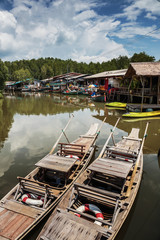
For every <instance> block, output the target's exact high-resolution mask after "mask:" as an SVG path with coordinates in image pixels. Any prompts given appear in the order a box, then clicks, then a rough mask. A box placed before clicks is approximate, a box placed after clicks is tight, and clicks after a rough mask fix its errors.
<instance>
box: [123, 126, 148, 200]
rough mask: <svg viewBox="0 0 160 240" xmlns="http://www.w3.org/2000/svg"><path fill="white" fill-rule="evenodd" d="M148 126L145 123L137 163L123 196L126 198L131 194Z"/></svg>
mask: <svg viewBox="0 0 160 240" xmlns="http://www.w3.org/2000/svg"><path fill="white" fill-rule="evenodd" d="M148 126H149V122H147V124H146V128H145V132H144V136H143V141H142V144H141V147H140V150H139V154H138V157H137V161H136V164H135V166H134V170H133V173H132V176H131V180H130V183H129V186H128V189H127V192H126V195H125V196H126V197H129V195H130V193H131V189H132V186H133V181H134V177H135V175H136V172H137V168H138V164H139V161H140V158H141V155H142V150H143V145H144V141H145V139H146V136H147V130H148Z"/></svg>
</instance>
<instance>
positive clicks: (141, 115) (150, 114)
mask: <svg viewBox="0 0 160 240" xmlns="http://www.w3.org/2000/svg"><path fill="white" fill-rule="evenodd" d="M156 116H160V111H152V112H130V113H125V114H123V115H122V117H127V118H146V117H156Z"/></svg>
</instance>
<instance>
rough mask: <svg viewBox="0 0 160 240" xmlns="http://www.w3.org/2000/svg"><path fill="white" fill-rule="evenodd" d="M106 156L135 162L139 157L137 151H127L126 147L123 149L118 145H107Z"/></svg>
mask: <svg viewBox="0 0 160 240" xmlns="http://www.w3.org/2000/svg"><path fill="white" fill-rule="evenodd" d="M106 150H107V151H106V156H107V157H108V158H110V157H112V158H117V159H119V160H129V161H131V162H135V160H136V159H137V155H138V154H137V152H132V151H131V150H127V151H125V149H123V150H122V148H118V147H115V148H114V147H107V149H106Z"/></svg>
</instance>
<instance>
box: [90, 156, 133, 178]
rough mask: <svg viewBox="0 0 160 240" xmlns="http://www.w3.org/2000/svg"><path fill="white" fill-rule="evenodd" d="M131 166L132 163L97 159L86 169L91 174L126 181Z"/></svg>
mask: <svg viewBox="0 0 160 240" xmlns="http://www.w3.org/2000/svg"><path fill="white" fill-rule="evenodd" d="M132 166H133V163H131V162H128V161H119V160H113V159H109V158H98V159H96V160H95V161H94V162H93V163H92V164H91V165H90V166H89V167H88V168H87V169H88V170H90V171H92V172H98V173H102V174H104V175H110V176H115V177H119V178H123V179H126V177H127V176H128V174H129V172H130V170H131V168H132Z"/></svg>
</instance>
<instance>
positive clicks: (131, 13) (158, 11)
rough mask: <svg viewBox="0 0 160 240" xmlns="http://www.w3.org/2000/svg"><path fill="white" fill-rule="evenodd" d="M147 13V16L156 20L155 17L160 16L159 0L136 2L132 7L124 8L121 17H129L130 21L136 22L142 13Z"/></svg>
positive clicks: (133, 2)
mask: <svg viewBox="0 0 160 240" xmlns="http://www.w3.org/2000/svg"><path fill="white" fill-rule="evenodd" d="M143 11H145V12H146V13H147V14H146V16H148V17H151V16H152V19H153V18H154V20H156V18H155V16H153V15H158V16H159V15H160V2H159V1H157V0H145V1H144V0H134V1H132V3H131V5H129V6H127V7H125V8H124V10H123V13H122V14H119V16H120V17H127V19H128V20H133V21H135V20H136V19H137V18H138V16H140V14H142V12H143Z"/></svg>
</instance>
